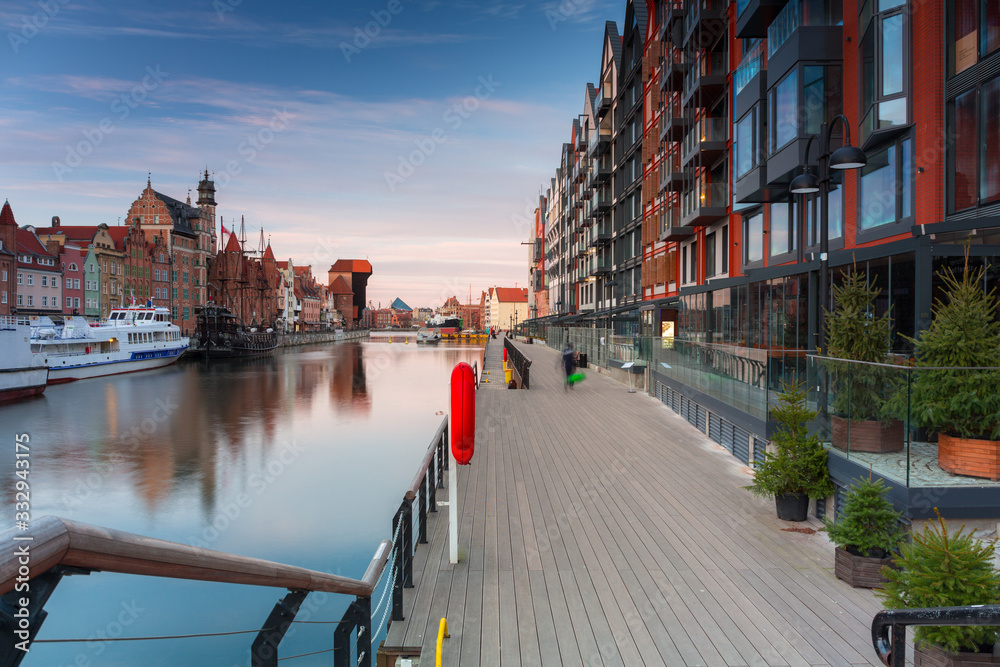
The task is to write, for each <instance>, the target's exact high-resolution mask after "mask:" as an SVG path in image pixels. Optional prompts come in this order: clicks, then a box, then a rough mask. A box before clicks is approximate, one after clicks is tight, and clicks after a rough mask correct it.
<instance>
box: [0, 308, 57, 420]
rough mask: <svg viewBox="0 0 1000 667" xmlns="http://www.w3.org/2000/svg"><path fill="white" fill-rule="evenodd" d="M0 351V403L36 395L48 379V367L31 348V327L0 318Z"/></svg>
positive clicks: (10, 319)
mask: <svg viewBox="0 0 1000 667" xmlns="http://www.w3.org/2000/svg"><path fill="white" fill-rule="evenodd" d="M0 350H3V366H2V367H0V403H3V402H6V401H15V400H17V399H20V398H28V397H30V396H40V395H41V394H42V392H44V391H45V385H46V384H47V383H48V380H49V367H48V366H47V365H45V361H44V359H43V358H42V357H41V356H39V355H38V354H35V353H32V351H31V326H30V325H28V324H18V322H17V320H16V319H14V318H12V317H0Z"/></svg>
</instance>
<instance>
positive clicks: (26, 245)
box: [17, 229, 55, 259]
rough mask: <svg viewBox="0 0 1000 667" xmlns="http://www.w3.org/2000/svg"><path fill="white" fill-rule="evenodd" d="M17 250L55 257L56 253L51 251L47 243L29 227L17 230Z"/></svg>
mask: <svg viewBox="0 0 1000 667" xmlns="http://www.w3.org/2000/svg"><path fill="white" fill-rule="evenodd" d="M17 251H18V252H19V253H23V254H28V255H40V256H42V257H51V258H52V259H55V255H53V254H52V253H50V252H49V251H48V250H47V249H46V248H45V244H44V243H42V242H41V241H40V240H39V238H38V237H37V236H35V234H34V232H31V231H29V230H27V229H18V230H17Z"/></svg>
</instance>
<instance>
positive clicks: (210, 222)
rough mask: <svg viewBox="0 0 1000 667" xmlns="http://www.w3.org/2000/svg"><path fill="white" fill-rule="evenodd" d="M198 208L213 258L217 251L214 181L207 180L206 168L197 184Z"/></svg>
mask: <svg viewBox="0 0 1000 667" xmlns="http://www.w3.org/2000/svg"><path fill="white" fill-rule="evenodd" d="M198 208H200V209H201V211H202V214H201V217H202V220H203V221H204V225H205V228H206V230H211V234H212V239H211V244H210V246H209V247H210V249H211V255H212V256H213V257H214V256H215V254H216V253H217V252H218V251H219V248H218V237H217V236H216V234H215V181H212V180H210V179H209V176H208V167H206V168H205V177H204V178H203V179H202V180H201V182H200V183H198Z"/></svg>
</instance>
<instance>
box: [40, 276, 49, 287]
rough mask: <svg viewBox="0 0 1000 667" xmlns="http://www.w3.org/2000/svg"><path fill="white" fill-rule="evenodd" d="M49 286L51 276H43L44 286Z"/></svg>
mask: <svg viewBox="0 0 1000 667" xmlns="http://www.w3.org/2000/svg"><path fill="white" fill-rule="evenodd" d="M48 286H49V277H48V276H42V287H48Z"/></svg>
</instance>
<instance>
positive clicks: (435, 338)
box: [417, 327, 441, 344]
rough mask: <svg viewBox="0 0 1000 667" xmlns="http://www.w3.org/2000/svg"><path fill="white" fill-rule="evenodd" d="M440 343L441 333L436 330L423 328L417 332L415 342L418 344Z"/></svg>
mask: <svg viewBox="0 0 1000 667" xmlns="http://www.w3.org/2000/svg"><path fill="white" fill-rule="evenodd" d="M440 341H441V332H440V331H438V330H437V329H428V328H427V327H423V328H421V329H420V330H418V331H417V342H418V343H430V344H433V343H439V342H440Z"/></svg>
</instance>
